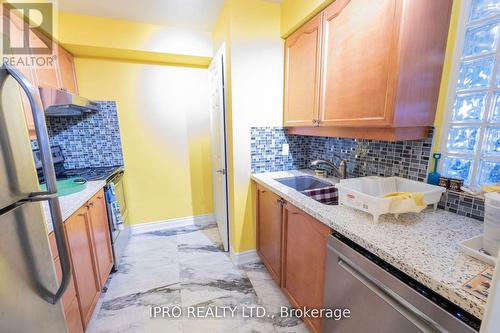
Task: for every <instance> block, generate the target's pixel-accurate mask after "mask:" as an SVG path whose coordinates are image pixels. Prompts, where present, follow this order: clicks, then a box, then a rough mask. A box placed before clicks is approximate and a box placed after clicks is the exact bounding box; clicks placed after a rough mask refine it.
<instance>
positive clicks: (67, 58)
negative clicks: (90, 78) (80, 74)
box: [57, 46, 78, 94]
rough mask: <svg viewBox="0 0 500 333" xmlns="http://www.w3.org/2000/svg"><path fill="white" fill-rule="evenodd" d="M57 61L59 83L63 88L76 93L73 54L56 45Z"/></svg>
mask: <svg viewBox="0 0 500 333" xmlns="http://www.w3.org/2000/svg"><path fill="white" fill-rule="evenodd" d="M57 50H58V57H57V60H58V61H59V73H60V75H61V84H62V87H63V89H66V90H67V91H71V92H73V93H75V94H77V93H78V88H77V84H76V74H75V62H74V59H73V55H71V53H69V52H68V51H66V50H65V49H63V48H62V47H61V46H58V47H57Z"/></svg>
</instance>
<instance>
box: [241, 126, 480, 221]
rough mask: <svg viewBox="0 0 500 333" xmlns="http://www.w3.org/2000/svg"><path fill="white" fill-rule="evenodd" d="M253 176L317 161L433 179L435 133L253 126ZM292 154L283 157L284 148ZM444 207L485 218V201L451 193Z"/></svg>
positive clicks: (365, 172)
mask: <svg viewBox="0 0 500 333" xmlns="http://www.w3.org/2000/svg"><path fill="white" fill-rule="evenodd" d="M250 135H251V154H252V161H251V163H252V165H251V170H252V173H260V172H271V171H284V170H293V169H305V168H308V167H309V163H310V162H311V161H313V160H316V159H322V160H329V161H334V162H338V159H339V158H341V159H344V160H346V162H347V176H348V177H349V178H353V177H364V176H383V177H389V176H399V177H403V178H408V179H412V180H417V181H423V182H425V181H426V180H427V170H428V165H429V162H430V160H431V149H432V138H433V135H434V130H433V129H431V130H430V131H429V135H428V136H427V138H426V139H424V140H408V141H396V142H386V141H378V140H360V139H346V138H335V137H315V136H297V135H291V134H288V131H287V129H286V128H281V127H252V128H251V133H250ZM285 143H287V144H289V146H290V147H289V155H288V156H282V155H281V152H282V146H283V144H285ZM439 207H440V208H442V209H445V210H447V211H451V212H454V213H457V214H460V215H464V216H468V217H472V218H475V219H478V220H483V218H484V200H482V199H479V198H472V197H470V196H467V195H465V194H456V193H453V192H448V193H447V195H444V196H443V198H442V199H441V202H440V203H439Z"/></svg>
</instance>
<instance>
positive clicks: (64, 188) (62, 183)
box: [40, 178, 87, 197]
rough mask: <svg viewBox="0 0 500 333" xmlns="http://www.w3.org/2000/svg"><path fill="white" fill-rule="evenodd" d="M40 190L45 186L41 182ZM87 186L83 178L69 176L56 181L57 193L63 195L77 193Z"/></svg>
mask: <svg viewBox="0 0 500 333" xmlns="http://www.w3.org/2000/svg"><path fill="white" fill-rule="evenodd" d="M40 187H41V188H42V190H45V189H46V188H47V186H46V184H41V185H40ZM86 188H87V181H86V180H85V179H83V178H69V179H63V180H58V181H57V195H58V196H60V197H63V196H65V195H70V194H74V193H78V192H80V191H83V190H85V189H86Z"/></svg>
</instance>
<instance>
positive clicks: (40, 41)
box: [30, 31, 62, 89]
mask: <svg viewBox="0 0 500 333" xmlns="http://www.w3.org/2000/svg"><path fill="white" fill-rule="evenodd" d="M30 43H31V45H32V46H33V47H46V45H49V43H51V44H52V58H51V61H47V62H46V63H40V65H37V66H35V71H36V78H37V83H38V86H39V87H50V88H56V89H58V88H61V87H62V85H61V79H60V77H59V64H58V59H57V44H56V43H55V42H53V41H51V40H49V39H48V38H47V37H45V36H43V35H41V34H40V33H35V32H34V31H31V33H30ZM44 58H48V57H45V55H44Z"/></svg>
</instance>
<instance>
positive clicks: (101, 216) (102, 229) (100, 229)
mask: <svg viewBox="0 0 500 333" xmlns="http://www.w3.org/2000/svg"><path fill="white" fill-rule="evenodd" d="M88 206H89V213H90V223H91V225H92V227H91V230H92V237H93V240H94V250H95V257H96V262H97V271H98V275H99V286H100V288H102V287H103V286H104V283H106V280H107V279H108V276H109V273H110V272H111V269H112V268H113V250H112V248H111V238H110V236H109V235H110V233H109V224H108V215H107V214H108V213H107V210H106V201H105V199H104V191H103V190H101V191H99V192H98V193H97V194H96V195H95V196H94V197H93V198H92V199H91V200H90V201H89V203H88Z"/></svg>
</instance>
